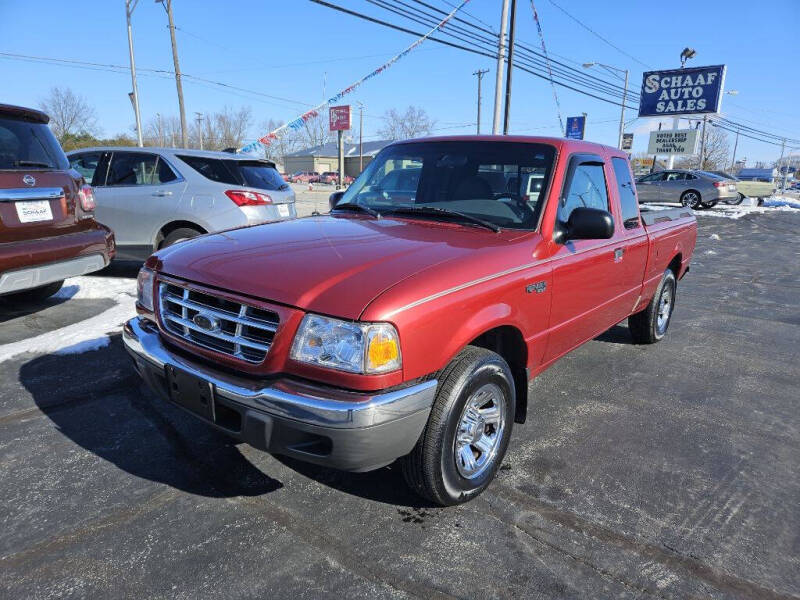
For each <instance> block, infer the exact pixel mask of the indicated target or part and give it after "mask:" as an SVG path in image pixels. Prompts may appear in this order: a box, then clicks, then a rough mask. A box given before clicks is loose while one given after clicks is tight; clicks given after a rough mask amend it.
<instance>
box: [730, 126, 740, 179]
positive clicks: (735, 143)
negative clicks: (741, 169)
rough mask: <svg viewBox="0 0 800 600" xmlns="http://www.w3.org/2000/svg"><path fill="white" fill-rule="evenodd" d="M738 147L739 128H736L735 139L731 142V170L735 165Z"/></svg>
mask: <svg viewBox="0 0 800 600" xmlns="http://www.w3.org/2000/svg"><path fill="white" fill-rule="evenodd" d="M738 147H739V130H738V129H737V130H736V141H735V142H733V160H732V161H731V171H733V167H735V166H736V148H738Z"/></svg>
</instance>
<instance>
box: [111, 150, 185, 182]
mask: <svg viewBox="0 0 800 600" xmlns="http://www.w3.org/2000/svg"><path fill="white" fill-rule="evenodd" d="M175 179H177V176H176V175H175V173H174V172H173V171H172V169H170V168H169V165H167V163H165V162H164V161H163V160H159V157H158V155H156V154H149V153H146V152H115V153H114V156H113V157H112V158H111V165H110V167H109V170H108V178H107V183H106V185H110V186H114V185H158V184H161V183H168V182H170V181H174V180H175Z"/></svg>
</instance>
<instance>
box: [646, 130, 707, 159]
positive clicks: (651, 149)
mask: <svg viewBox="0 0 800 600" xmlns="http://www.w3.org/2000/svg"><path fill="white" fill-rule="evenodd" d="M696 152H697V130H696V129H673V130H672V131H653V132H651V133H650V143H649V144H648V145H647V153H648V154H654V155H655V154H695V153H696Z"/></svg>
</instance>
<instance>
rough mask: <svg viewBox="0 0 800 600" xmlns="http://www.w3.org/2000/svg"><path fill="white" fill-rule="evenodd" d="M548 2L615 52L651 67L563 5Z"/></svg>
mask: <svg viewBox="0 0 800 600" xmlns="http://www.w3.org/2000/svg"><path fill="white" fill-rule="evenodd" d="M549 2H550V4H552V5H553V6H555V7H556V8H557V9H558V10H560V11H561V12H562V13H564V14H565V15H567V16H568V17H569V18H570V19H572V20H573V21H575V22H576V23H577V24H578V25H580V26H581V27H583V28H584V29H585V30H586V31H588V32H589V33H591V34H592V35H593V36H595V37H596V38H598V39H600V40H602V41H603V42H605V43H606V44H608V45H609V46H611V47H612V48H614V50H616V51H617V52H619V53H621V54H624V55H625V56H627V57H628V58H630V59H632V60H635V61H636V62H637V63H639V64H640V65H642V66H643V67H647V68H648V69H650V68H652V67H650V65H648V64H647V63H644V62H642V61H641V60H639V59H638V58H636V57H635V56H633V55H632V54H628V53H627V52H625V50H623V49H622V48H620V47H619V46H617V45H615V44H613V43H611V42H610V41H608V40H607V39H606V38H604V37H603V36H602V35H600V34H599V33H597V32H596V31H595V30H594V29H592V28H591V27H589V26H588V25H586V24H585V23H584V22H583V21H581V20H580V19H579V18H578V17H576V16H574V15H572V14H570V13H569V12H567V11H566V9H564V7H562V6H561V5H559V4H556V3H555V2H553V0H549Z"/></svg>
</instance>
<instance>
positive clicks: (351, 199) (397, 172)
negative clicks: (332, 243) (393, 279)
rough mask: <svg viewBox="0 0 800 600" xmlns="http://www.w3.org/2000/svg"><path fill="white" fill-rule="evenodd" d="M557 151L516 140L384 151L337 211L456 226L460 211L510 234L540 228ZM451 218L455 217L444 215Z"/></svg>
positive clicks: (419, 144) (422, 145)
mask: <svg viewBox="0 0 800 600" xmlns="http://www.w3.org/2000/svg"><path fill="white" fill-rule="evenodd" d="M554 157H555V148H554V147H553V146H550V145H547V144H527V143H518V142H480V143H474V142H461V141H452V142H449V141H443V142H415V143H407V144H396V145H393V146H389V147H387V148H385V149H384V150H382V151H381V152H380V153H379V154H378V156H376V157H375V158H374V159H373V160H372V162H370V164H369V165H368V166H367V168H366V169H365V171H364V173H363V174H362V175H361V176H360V177H359V178H358V179H357V180H356V182H355V183H354V184H353V185H351V186H350V187H349V188H348V189H347V191H346V192H345V193H344V195H343V196H342V198H341V200H340V201H339V203H338V205H337V206H342V205H346V204H356V205H360V206H364V207H367V208H370V209H372V210H374V211H378V212H380V213H381V214H391V213H392V212H396V213H397V214H398V215H400V216H402V217H404V218H405V217H408V218H426V219H436V218H437V215H436V213H437V212H438V213H439V214H440V215H441V220H451V221H452V220H456V219H457V218H458V213H460V214H461V215H462V217H463V216H464V215H467V216H468V217H471V218H473V222H474V221H475V219H479V220H482V221H484V222H486V223H490V224H491V225H492V226H496V227H501V228H512V229H535V228H536V226H537V225H538V220H539V212H540V211H541V206H542V204H543V202H544V197H545V195H546V188H547V184H548V183H549V180H550V173H551V171H552V168H553V161H554ZM445 213H449V214H445Z"/></svg>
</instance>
